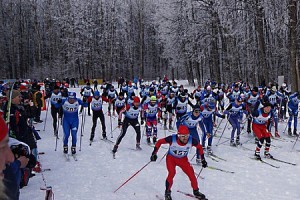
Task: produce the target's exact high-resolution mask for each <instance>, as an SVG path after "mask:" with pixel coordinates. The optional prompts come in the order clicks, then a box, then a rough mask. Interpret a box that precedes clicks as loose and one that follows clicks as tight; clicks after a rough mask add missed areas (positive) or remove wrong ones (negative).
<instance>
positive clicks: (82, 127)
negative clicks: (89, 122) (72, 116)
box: [79, 108, 85, 151]
mask: <svg viewBox="0 0 300 200" xmlns="http://www.w3.org/2000/svg"><path fill="white" fill-rule="evenodd" d="M83 109H84V111H83V115H82V116H81V130H80V145H79V151H81V143H82V136H83V129H84V124H83V122H84V115H85V108H83Z"/></svg>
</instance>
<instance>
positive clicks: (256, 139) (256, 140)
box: [255, 136, 259, 145]
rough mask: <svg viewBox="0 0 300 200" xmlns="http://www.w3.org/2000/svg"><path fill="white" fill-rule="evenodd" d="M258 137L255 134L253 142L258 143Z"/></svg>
mask: <svg viewBox="0 0 300 200" xmlns="http://www.w3.org/2000/svg"><path fill="white" fill-rule="evenodd" d="M258 141H259V140H258V138H257V137H256V136H255V144H256V145H257V144H258Z"/></svg>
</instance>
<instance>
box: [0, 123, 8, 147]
mask: <svg viewBox="0 0 300 200" xmlns="http://www.w3.org/2000/svg"><path fill="white" fill-rule="evenodd" d="M7 132H8V128H7V125H6V123H5V121H4V119H3V118H2V117H0V142H1V141H2V140H3V139H4V138H5V136H6V135H7Z"/></svg>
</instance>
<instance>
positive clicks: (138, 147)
mask: <svg viewBox="0 0 300 200" xmlns="http://www.w3.org/2000/svg"><path fill="white" fill-rule="evenodd" d="M149 139H150V138H149ZM135 148H136V150H139V151H140V150H142V148H141V145H140V144H136V145H135Z"/></svg>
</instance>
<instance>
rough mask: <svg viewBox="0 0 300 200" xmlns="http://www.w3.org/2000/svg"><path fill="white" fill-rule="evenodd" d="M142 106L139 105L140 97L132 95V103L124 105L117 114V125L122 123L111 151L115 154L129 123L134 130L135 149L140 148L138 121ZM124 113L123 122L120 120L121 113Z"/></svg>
mask: <svg viewBox="0 0 300 200" xmlns="http://www.w3.org/2000/svg"><path fill="white" fill-rule="evenodd" d="M141 110H142V108H141V106H140V98H139V97H134V99H133V103H132V104H127V105H126V107H125V108H124V109H123V110H121V112H120V114H119V124H118V126H121V125H122V130H121V133H120V135H119V137H118V139H117V141H116V144H115V146H114V148H113V150H112V152H113V153H114V154H115V153H116V152H117V149H118V147H119V145H120V143H121V141H122V139H123V137H124V136H125V134H126V131H127V129H128V127H129V126H130V125H131V126H132V127H133V128H134V130H135V132H136V149H137V150H142V149H141V147H140V143H141V126H140V123H139V121H138V117H139V114H140V112H141ZM123 113H124V115H125V118H124V121H123V123H122V122H121V118H122V114H123Z"/></svg>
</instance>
